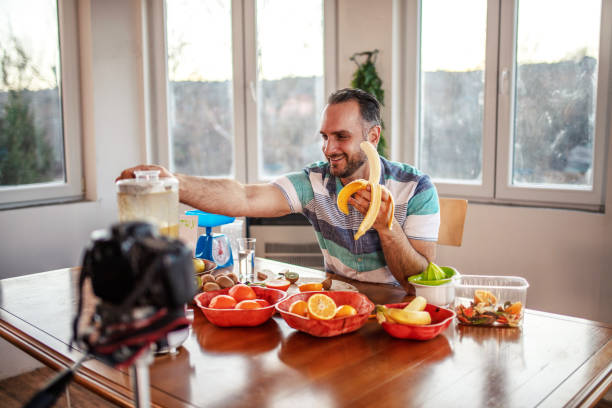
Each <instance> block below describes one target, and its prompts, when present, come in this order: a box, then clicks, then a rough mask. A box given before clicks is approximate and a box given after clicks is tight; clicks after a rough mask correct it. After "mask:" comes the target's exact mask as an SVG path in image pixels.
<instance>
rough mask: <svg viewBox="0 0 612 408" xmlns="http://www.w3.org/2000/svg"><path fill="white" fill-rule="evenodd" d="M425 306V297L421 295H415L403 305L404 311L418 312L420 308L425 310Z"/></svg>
mask: <svg viewBox="0 0 612 408" xmlns="http://www.w3.org/2000/svg"><path fill="white" fill-rule="evenodd" d="M425 306H427V299H425V298H424V297H423V296H417V297H415V298H414V299H412V301H411V302H410V303H408V304H407V305H406V306H405V307H404V311H406V312H409V311H415V312H420V311H421V310H425Z"/></svg>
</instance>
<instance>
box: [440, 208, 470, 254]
mask: <svg viewBox="0 0 612 408" xmlns="http://www.w3.org/2000/svg"><path fill="white" fill-rule="evenodd" d="M466 213H467V200H462V199H458V198H440V229H439V230H438V245H450V246H461V241H462V240H463V225H464V224H465V215H466Z"/></svg>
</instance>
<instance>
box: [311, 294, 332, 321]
mask: <svg viewBox="0 0 612 408" xmlns="http://www.w3.org/2000/svg"><path fill="white" fill-rule="evenodd" d="M306 304H307V307H308V316H310V318H311V319H316V320H330V319H333V318H334V316H335V315H336V309H337V306H336V302H334V299H332V298H330V297H329V296H327V295H326V294H323V293H315V294H314V295H312V296H311V297H309V298H308V301H307V302H306Z"/></svg>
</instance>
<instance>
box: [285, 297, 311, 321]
mask: <svg viewBox="0 0 612 408" xmlns="http://www.w3.org/2000/svg"><path fill="white" fill-rule="evenodd" d="M289 313H295V314H297V315H300V316H303V317H308V304H307V303H306V301H305V300H296V301H295V302H293V303H292V304H291V306H289Z"/></svg>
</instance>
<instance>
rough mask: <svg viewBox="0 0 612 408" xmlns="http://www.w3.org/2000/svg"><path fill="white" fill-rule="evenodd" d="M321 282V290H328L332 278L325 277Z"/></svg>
mask: <svg viewBox="0 0 612 408" xmlns="http://www.w3.org/2000/svg"><path fill="white" fill-rule="evenodd" d="M321 284H322V285H323V290H330V289H331V286H332V278H327V279H325V280H324V281H323V282H321Z"/></svg>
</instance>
